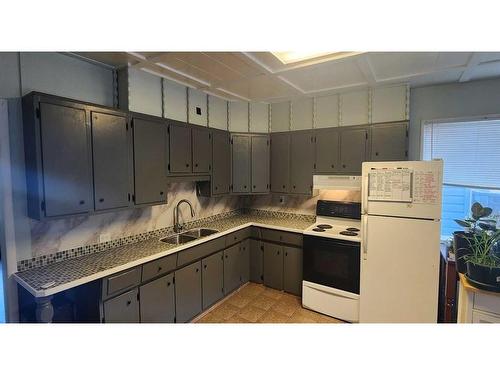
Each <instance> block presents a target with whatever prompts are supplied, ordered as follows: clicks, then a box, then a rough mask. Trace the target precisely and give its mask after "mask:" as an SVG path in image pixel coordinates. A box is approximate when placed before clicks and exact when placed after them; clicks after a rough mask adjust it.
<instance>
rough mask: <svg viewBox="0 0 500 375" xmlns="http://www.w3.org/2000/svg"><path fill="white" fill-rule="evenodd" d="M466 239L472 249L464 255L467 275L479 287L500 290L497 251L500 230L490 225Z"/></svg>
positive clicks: (499, 259) (499, 262)
mask: <svg viewBox="0 0 500 375" xmlns="http://www.w3.org/2000/svg"><path fill="white" fill-rule="evenodd" d="M466 239H467V241H468V243H469V250H470V252H469V253H468V254H465V255H464V256H463V259H464V260H465V262H466V263H467V277H468V278H469V279H470V280H471V281H473V282H475V286H477V287H479V288H485V289H488V287H493V288H494V289H498V290H500V257H499V256H498V253H497V252H496V246H497V245H498V242H499V240H500V230H497V229H496V228H495V229H494V230H493V229H492V228H491V227H488V228H487V229H483V230H482V231H480V232H478V233H476V234H475V235H473V236H472V237H469V238H466Z"/></svg>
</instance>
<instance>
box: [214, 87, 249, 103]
mask: <svg viewBox="0 0 500 375" xmlns="http://www.w3.org/2000/svg"><path fill="white" fill-rule="evenodd" d="M217 90H219V91H222V92H225V93H226V94H228V95H231V96H234V97H236V98H240V99H241V100H245V101H247V102H249V101H250V99H248V98H245V97H244V96H241V95H238V94H235V93H234V92H231V91H229V90H225V89H223V88H221V87H217Z"/></svg>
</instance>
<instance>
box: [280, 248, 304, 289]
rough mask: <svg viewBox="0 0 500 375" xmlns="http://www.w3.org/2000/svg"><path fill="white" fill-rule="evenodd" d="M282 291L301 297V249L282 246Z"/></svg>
mask: <svg viewBox="0 0 500 375" xmlns="http://www.w3.org/2000/svg"><path fill="white" fill-rule="evenodd" d="M283 251H284V259H283V289H284V290H285V292H288V293H292V294H295V295H297V296H300V295H302V253H303V251H302V249H300V248H297V247H290V246H283Z"/></svg>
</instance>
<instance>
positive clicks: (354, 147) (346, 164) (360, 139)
mask: <svg viewBox="0 0 500 375" xmlns="http://www.w3.org/2000/svg"><path fill="white" fill-rule="evenodd" d="M367 142H368V128H367V127H352V128H343V129H341V130H340V166H341V169H340V171H341V173H343V174H349V173H352V174H361V164H362V163H363V162H364V161H366V160H367Z"/></svg>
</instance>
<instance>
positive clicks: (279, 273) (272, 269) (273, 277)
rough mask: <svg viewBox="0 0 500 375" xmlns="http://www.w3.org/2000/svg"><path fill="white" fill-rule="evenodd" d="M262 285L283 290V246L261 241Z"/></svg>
mask: <svg viewBox="0 0 500 375" xmlns="http://www.w3.org/2000/svg"><path fill="white" fill-rule="evenodd" d="M263 247H264V285H265V286H268V287H270V288H274V289H278V290H283V248H282V246H281V245H278V244H274V243H269V242H263Z"/></svg>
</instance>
